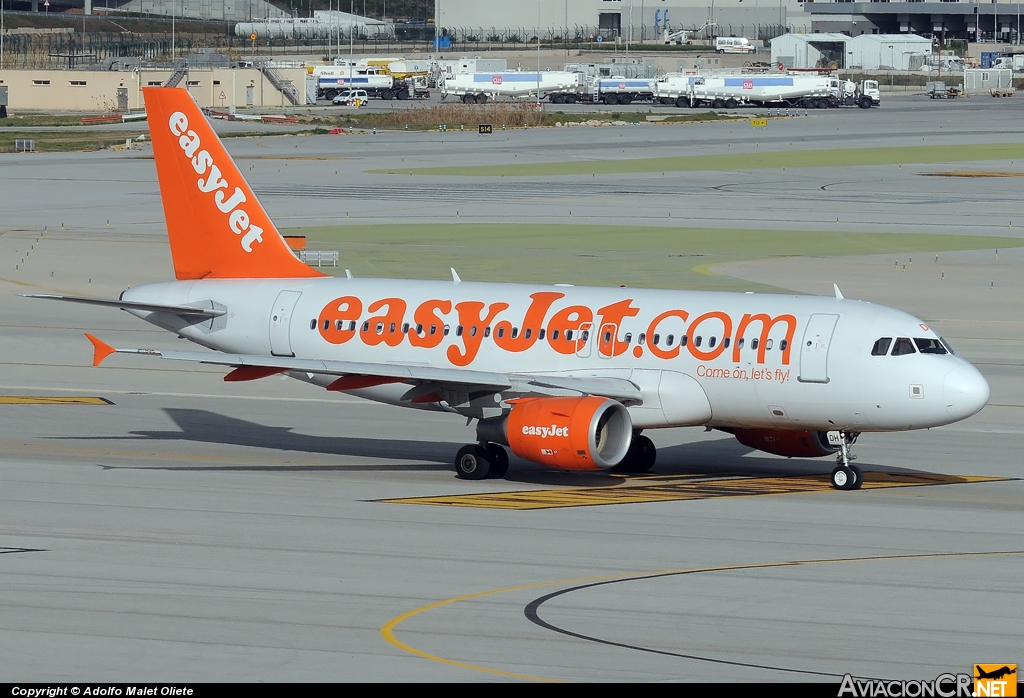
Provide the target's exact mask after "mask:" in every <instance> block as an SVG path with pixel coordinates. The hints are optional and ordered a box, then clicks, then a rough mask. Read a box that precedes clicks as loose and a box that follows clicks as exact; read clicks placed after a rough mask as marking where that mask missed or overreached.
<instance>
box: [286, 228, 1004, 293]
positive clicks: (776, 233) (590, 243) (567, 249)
mask: <svg viewBox="0 0 1024 698" xmlns="http://www.w3.org/2000/svg"><path fill="white" fill-rule="evenodd" d="M286 232H287V233H288V234H290V235H305V236H306V240H307V245H308V248H309V249H311V250H317V249H320V250H338V251H340V252H341V255H340V258H341V260H340V262H339V266H338V268H337V269H334V268H326V269H324V270H323V271H326V272H333V273H337V274H340V275H343V274H344V273H345V268H349V269H352V271H353V273H355V274H356V275H357V276H367V277H385V278H421V279H450V278H451V273H450V272H449V268H450V267H455V268H456V269H457V270H458V272H459V274H460V276H461V277H462V278H463V279H465V280H467V281H470V280H472V281H504V282H523V283H570V284H576V285H580V286H618V285H626V286H630V287H645V288H677V289H699V290H709V291H782V290H785V289H780V288H776V287H772V286H767V285H763V284H757V283H753V282H749V281H745V280H742V279H736V278H733V277H729V276H724V275H720V274H715V273H714V272H713V271H711V270H710V269H709V267H711V266H713V265H717V264H725V263H731V262H740V261H748V260H755V259H766V258H772V257H791V256H806V257H836V256H849V255H869V254H906V253H929V254H934V253H937V252H946V251H952V250H973V249H988V248H992V249H996V248H999V249H1002V248H1010V247H1019V246H1024V239H1016V238H1007V237H994V236H988V237H980V236H978V237H976V236H967V235H932V234H909V233H841V232H835V231H789V230H744V229H728V228H684V227H653V226H612V225H596V226H592V225H582V224H581V225H572V224H536V225H520V224H507V223H490V224H483V225H474V224H454V225H450V224H418V225H345V226H330V227H305V228H295V229H291V230H288V231H286ZM879 264H884V265H885V266H886V267H888V268H891V266H892V262H891V260H885V261H884V262H882V261H880V262H879ZM826 290H827V289H826Z"/></svg>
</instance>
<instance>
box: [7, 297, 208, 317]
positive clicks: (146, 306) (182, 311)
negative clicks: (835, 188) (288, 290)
mask: <svg viewBox="0 0 1024 698" xmlns="http://www.w3.org/2000/svg"><path fill="white" fill-rule="evenodd" d="M22 295H23V296H24V297H25V298H43V299H45V300H51V301H67V302H68V303H83V304H85V305H101V306H106V307H108V308H120V309H121V310H141V311H143V312H147V311H148V312H151V313H171V314H173V315H180V316H182V317H220V316H221V315H226V314H227V311H226V310H218V309H216V308H197V307H195V306H191V305H162V304H160V303H138V302H136V301H122V300H108V299H106V298H86V297H84V296H56V295H51V294H47V293H32V294H22Z"/></svg>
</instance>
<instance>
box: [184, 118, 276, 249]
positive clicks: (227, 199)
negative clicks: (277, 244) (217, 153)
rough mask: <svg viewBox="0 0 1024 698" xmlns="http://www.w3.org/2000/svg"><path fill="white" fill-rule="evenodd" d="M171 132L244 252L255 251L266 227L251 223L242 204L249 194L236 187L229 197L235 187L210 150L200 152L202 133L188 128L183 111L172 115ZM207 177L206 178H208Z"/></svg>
mask: <svg viewBox="0 0 1024 698" xmlns="http://www.w3.org/2000/svg"><path fill="white" fill-rule="evenodd" d="M168 125H169V127H170V129H171V133H172V134H174V135H175V136H178V145H179V146H180V147H181V151H182V152H183V153H184V154H185V157H187V158H188V159H189V160H191V161H192V169H193V170H195V172H196V174H198V175H200V177H199V179H198V180H197V181H196V187H198V189H199V191H201V192H203V193H204V194H210V195H212V196H213V201H214V203H215V204H216V205H217V210H219V211H220V212H221V213H223V214H225V215H226V216H227V226H228V228H230V229H231V232H233V233H234V234H235V235H241V236H242V249H243V250H245V251H246V252H252V245H253V243H254V242H263V228H261V227H259V226H258V225H253V224H252V223H251V222H250V221H249V213H248V211H246V210H245V209H244V208H241V206H242V204H244V203H246V199H245V192H244V191H242V189H241V187H235V188H234V191H233V192H231V194H230V195H228V193H227V192H228V191H229V190H230V189H231V185H230V184H228V183H227V181H226V180H225V179H224V177H223V176H222V174H221V170H220V168H219V167H218V166H217V164H216V163H215V162H214V161H213V156H212V155H210V153H209V151H207V150H200V147H201V146H202V143H201V142H200V139H199V136H198V134H196V132H195V131H192V130H190V129H189V127H188V117H187V116H185V115H184V114H183V113H181V112H180V111H176V112H174V113H173V114H171V118H170V121H169V124H168ZM203 175H206V177H205V178H204V177H203Z"/></svg>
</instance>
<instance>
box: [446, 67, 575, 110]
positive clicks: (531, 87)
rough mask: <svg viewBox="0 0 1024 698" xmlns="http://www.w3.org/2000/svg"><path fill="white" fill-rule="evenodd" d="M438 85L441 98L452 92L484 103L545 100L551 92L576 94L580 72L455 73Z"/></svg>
mask: <svg viewBox="0 0 1024 698" xmlns="http://www.w3.org/2000/svg"><path fill="white" fill-rule="evenodd" d="M438 87H440V89H441V96H442V98H444V97H448V96H449V95H451V96H453V97H458V98H459V99H461V100H462V101H463V102H465V103H466V104H471V103H476V104H483V103H485V102H486V101H487V100H489V99H528V98H530V97H533V98H534V99H536V98H538V97H539V98H540V99H544V97H546V96H548V95H552V94H562V95H566V94H570V95H573V96H574V97H575V95H577V94H578V92H579V87H580V73H571V72H566V71H553V70H545V71H541V72H540V73H537V72H536V71H534V72H526V71H503V72H500V73H458V74H456V75H450V76H445V77H443V78H442V79H441V80H440V81H439V85H438ZM538 91H539V92H540V94H539V95H538V94H537V93H538ZM573 101H576V100H575V99H573Z"/></svg>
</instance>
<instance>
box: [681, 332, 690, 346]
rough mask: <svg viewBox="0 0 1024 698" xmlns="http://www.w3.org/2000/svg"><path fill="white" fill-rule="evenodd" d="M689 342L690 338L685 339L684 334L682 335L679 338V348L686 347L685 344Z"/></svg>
mask: <svg viewBox="0 0 1024 698" xmlns="http://www.w3.org/2000/svg"><path fill="white" fill-rule="evenodd" d="M689 341H690V338H689V337H687V336H686V335H685V334H684V335H683V336H682V337H680V338H679V346H681V347H685V346H686V343H687V342H689Z"/></svg>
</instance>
